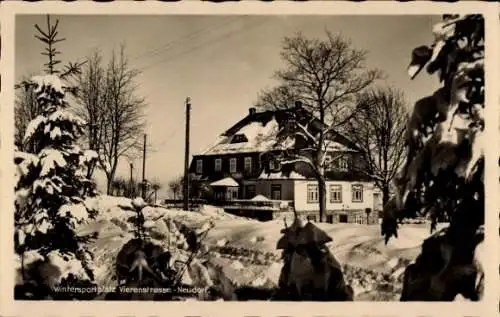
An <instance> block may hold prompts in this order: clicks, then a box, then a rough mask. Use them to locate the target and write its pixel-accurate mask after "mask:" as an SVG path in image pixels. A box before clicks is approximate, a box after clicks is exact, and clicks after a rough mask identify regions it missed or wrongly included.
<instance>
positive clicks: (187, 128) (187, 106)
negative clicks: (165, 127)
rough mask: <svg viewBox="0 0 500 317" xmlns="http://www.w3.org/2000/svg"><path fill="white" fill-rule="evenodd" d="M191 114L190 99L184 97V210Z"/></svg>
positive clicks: (187, 207) (186, 208)
mask: <svg viewBox="0 0 500 317" xmlns="http://www.w3.org/2000/svg"><path fill="white" fill-rule="evenodd" d="M190 114H191V99H190V98H189V97H187V98H186V136H185V141H186V148H185V150H186V151H185V153H184V195H183V198H184V210H189V120H190Z"/></svg>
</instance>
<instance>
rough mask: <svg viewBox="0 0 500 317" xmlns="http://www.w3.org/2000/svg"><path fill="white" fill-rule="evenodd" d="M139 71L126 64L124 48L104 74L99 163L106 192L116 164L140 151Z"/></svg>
mask: <svg viewBox="0 0 500 317" xmlns="http://www.w3.org/2000/svg"><path fill="white" fill-rule="evenodd" d="M138 74H139V71H138V70H136V69H133V68H131V67H130V65H129V64H128V61H127V58H126V56H125V47H124V46H121V47H120V51H119V53H118V54H117V53H116V52H115V51H113V53H112V55H111V59H110V62H109V64H108V67H107V69H106V74H105V83H104V89H105V92H104V94H105V96H104V98H105V103H104V104H103V105H102V107H104V110H103V111H104V117H103V118H101V123H102V126H101V128H102V131H101V133H100V136H99V137H100V139H101V140H100V148H99V163H100V166H101V168H102V169H103V170H104V172H105V173H106V178H107V191H108V193H109V191H110V189H111V182H112V180H113V178H114V176H115V173H116V168H117V166H118V161H119V159H120V158H121V157H123V156H125V155H132V152H133V150H134V149H138V148H140V145H141V144H140V142H141V141H142V139H141V138H140V136H141V134H142V132H143V128H144V120H143V109H144V107H145V101H144V99H143V98H140V97H138V96H137V87H136V85H135V79H136V77H137V75H138Z"/></svg>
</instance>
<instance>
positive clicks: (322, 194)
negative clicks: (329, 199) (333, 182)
mask: <svg viewBox="0 0 500 317" xmlns="http://www.w3.org/2000/svg"><path fill="white" fill-rule="evenodd" d="M318 199H319V222H325V221H326V182H325V180H324V179H323V178H322V177H318Z"/></svg>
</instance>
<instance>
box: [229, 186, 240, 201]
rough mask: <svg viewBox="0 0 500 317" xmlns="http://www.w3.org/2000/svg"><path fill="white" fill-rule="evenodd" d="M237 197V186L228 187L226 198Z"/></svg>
mask: <svg viewBox="0 0 500 317" xmlns="http://www.w3.org/2000/svg"><path fill="white" fill-rule="evenodd" d="M233 199H238V188H234V187H229V188H228V189H227V200H233Z"/></svg>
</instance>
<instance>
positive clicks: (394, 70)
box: [2, 12, 488, 302]
mask: <svg viewBox="0 0 500 317" xmlns="http://www.w3.org/2000/svg"><path fill="white" fill-rule="evenodd" d="M2 31H3V26H2ZM13 33H14V43H13V45H14V66H13V67H14V69H15V75H14V85H13V86H14V87H6V86H4V87H2V92H3V91H5V89H12V90H13V91H14V94H15V96H14V98H13V101H14V104H13V105H11V106H12V107H13V111H12V112H13V114H14V118H13V125H14V128H13V132H14V135H13V137H12V141H13V143H14V145H15V146H14V151H13V152H14V153H13V163H14V165H15V168H13V171H14V170H15V175H13V180H12V185H13V186H14V188H13V189H14V191H13V193H14V194H15V197H14V204H13V205H14V206H15V208H13V221H14V230H13V233H12V235H13V250H12V251H13V255H14V258H15V262H14V263H15V266H14V269H13V272H14V273H12V274H13V276H14V277H15V282H14V284H13V289H12V292H13V294H14V295H13V296H14V299H15V300H23V301H25V300H31V301H52V300H64V301H67V300H78V301H188V300H190V301H281V302H283V301H294V302H325V301H330V302H351V301H364V302H366V301H368V302H391V301H392V302H399V301H404V302H410V301H419V302H451V301H470V302H476V301H480V300H482V299H483V298H484V291H483V290H484V284H485V282H484V276H485V274H484V264H485V258H486V257H487V256H488V254H487V253H488V252H487V251H486V250H485V249H484V243H483V241H484V235H485V234H484V225H485V186H484V177H485V173H484V168H485V155H484V146H486V142H487V141H486V140H485V139H484V138H485V134H484V129H485V89H484V87H485V72H484V69H485V68H484V61H485V18H484V16H483V15H481V14H455V13H450V14H435V15H419V14H413V15H333V14H331V15H327V14H324V15H307V14H304V15H296V14H295V15H293V14H292V15H285V14H283V15H266V14H264V13H263V14H260V15H256V14H248V15H235V14H226V15H223V14H217V15H210V14H196V15H194V14H193V15H190V14H157V15H138V14H136V15H125V14H112V15H90V14H81V13H80V14H79V13H78V12H75V14H71V15H70V14H18V15H16V17H15V30H14V32H13ZM2 39H3V38H2ZM2 102H3V101H2ZM2 164H12V162H10V163H2ZM3 175H6V174H5V173H3ZM2 177H4V176H2ZM2 186H3V185H2ZM12 251H8V250H7V251H5V253H7V254H10V252H12Z"/></svg>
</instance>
